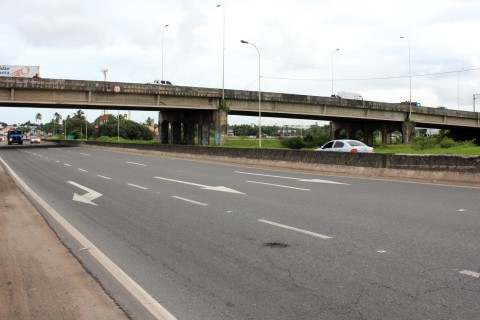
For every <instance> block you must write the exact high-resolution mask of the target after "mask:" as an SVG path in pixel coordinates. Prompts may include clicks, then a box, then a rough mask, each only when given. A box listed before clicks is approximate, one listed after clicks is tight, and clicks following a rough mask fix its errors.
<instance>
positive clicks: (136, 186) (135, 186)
mask: <svg viewBox="0 0 480 320" xmlns="http://www.w3.org/2000/svg"><path fill="white" fill-rule="evenodd" d="M127 185H129V186H131V187H134V188H138V189H142V190H148V188H146V187H142V186H139V185H136V184H133V183H127Z"/></svg>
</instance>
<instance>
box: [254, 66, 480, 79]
mask: <svg viewBox="0 0 480 320" xmlns="http://www.w3.org/2000/svg"><path fill="white" fill-rule="evenodd" d="M476 70H480V68H471V69H462V70H455V71H444V72H434V73H424V74H416V75H412V78H418V77H427V76H438V75H444V74H452V73H457V72H467V71H476ZM262 77H263V78H267V79H277V80H292V81H332V79H314V78H286V77H269V76H262ZM408 77H410V76H409V75H404V76H395V77H374V78H343V79H335V81H370V80H390V79H402V78H408Z"/></svg>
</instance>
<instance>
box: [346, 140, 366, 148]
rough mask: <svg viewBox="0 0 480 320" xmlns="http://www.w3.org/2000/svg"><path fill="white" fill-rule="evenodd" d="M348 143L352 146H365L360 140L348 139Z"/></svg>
mask: <svg viewBox="0 0 480 320" xmlns="http://www.w3.org/2000/svg"><path fill="white" fill-rule="evenodd" d="M348 144H349V145H351V146H352V147H366V146H367V145H366V144H365V143H363V142H360V141H348Z"/></svg>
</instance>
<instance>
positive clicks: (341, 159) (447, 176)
mask: <svg viewBox="0 0 480 320" xmlns="http://www.w3.org/2000/svg"><path fill="white" fill-rule="evenodd" d="M57 143H60V144H63V145H69V146H81V147H90V148H108V149H115V150H120V151H127V152H136V153H147V154H148V153H155V154H160V155H163V156H175V157H182V158H187V159H203V160H215V161H219V162H223V163H231V164H233V163H234V164H247V165H258V166H269V167H277V168H289V169H295V170H309V171H316V172H319V173H320V172H336V173H345V174H354V175H367V176H377V177H404V178H415V179H428V180H437V181H452V182H462V183H469V184H473V185H475V186H480V156H462V155H405V154H379V153H342V152H315V151H302V150H272V149H244V148H225V147H208V146H185V145H159V144H130V143H106V142H96V141H57Z"/></svg>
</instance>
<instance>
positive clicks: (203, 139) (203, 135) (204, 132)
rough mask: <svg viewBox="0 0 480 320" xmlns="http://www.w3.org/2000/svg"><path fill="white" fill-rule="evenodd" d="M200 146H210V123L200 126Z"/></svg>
mask: <svg viewBox="0 0 480 320" xmlns="http://www.w3.org/2000/svg"><path fill="white" fill-rule="evenodd" d="M198 144H200V145H202V146H208V145H209V144H210V122H202V123H201V124H199V126H198Z"/></svg>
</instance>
